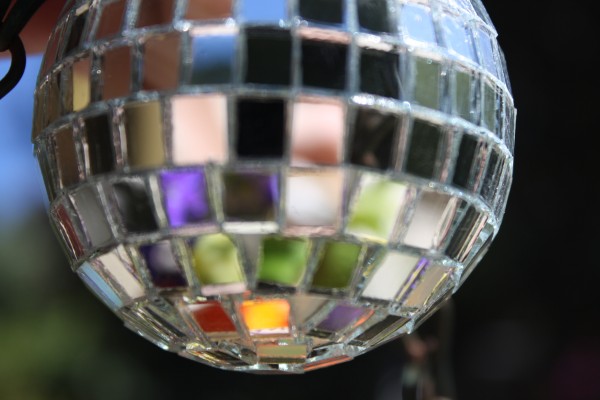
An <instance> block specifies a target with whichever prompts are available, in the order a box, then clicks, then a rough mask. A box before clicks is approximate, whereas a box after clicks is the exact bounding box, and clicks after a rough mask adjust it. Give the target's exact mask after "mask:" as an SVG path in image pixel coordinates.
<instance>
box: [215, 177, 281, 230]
mask: <svg viewBox="0 0 600 400" xmlns="http://www.w3.org/2000/svg"><path fill="white" fill-rule="evenodd" d="M224 183H225V199H224V200H225V201H224V203H225V204H224V207H225V219H226V220H227V221H274V220H275V204H276V203H277V201H278V198H279V190H278V186H277V185H278V179H277V175H276V174H271V173H255V172H228V173H226V174H225V175H224Z"/></svg>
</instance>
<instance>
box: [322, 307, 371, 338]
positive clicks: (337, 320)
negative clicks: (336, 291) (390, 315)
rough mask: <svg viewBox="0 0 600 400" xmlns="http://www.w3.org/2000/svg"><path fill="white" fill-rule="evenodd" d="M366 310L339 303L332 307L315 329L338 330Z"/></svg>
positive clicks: (356, 318)
mask: <svg viewBox="0 0 600 400" xmlns="http://www.w3.org/2000/svg"><path fill="white" fill-rule="evenodd" d="M365 312H366V310H365V309H364V308H360V307H351V306H346V305H340V306H337V307H336V308H334V309H333V310H332V311H331V312H330V313H329V315H328V316H327V318H325V319H324V320H323V321H322V322H321V323H320V324H319V325H318V326H317V329H320V330H323V331H327V332H338V331H341V330H342V329H344V328H346V327H348V326H349V325H350V324H352V323H353V322H354V321H356V320H358V319H359V318H360V317H361V316H363V315H364V314H365Z"/></svg>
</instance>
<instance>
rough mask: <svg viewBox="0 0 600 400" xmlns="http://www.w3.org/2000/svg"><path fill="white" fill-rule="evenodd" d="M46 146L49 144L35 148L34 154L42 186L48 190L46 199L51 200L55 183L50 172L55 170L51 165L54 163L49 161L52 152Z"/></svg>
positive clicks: (53, 197) (55, 187)
mask: <svg viewBox="0 0 600 400" xmlns="http://www.w3.org/2000/svg"><path fill="white" fill-rule="evenodd" d="M48 147H49V145H47V144H46V145H42V146H40V147H39V148H36V150H35V155H36V158H37V160H38V163H39V166H40V172H41V174H42V179H43V181H44V187H45V188H46V191H47V192H48V200H50V202H53V201H54V199H55V198H56V190H57V184H56V182H55V180H54V179H55V178H54V175H53V173H52V172H53V171H54V170H56V168H55V167H54V165H53V164H54V163H53V162H51V161H50V160H51V159H52V160H53V159H54V154H51V153H50V152H49V151H48Z"/></svg>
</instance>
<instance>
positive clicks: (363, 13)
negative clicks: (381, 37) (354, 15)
mask: <svg viewBox="0 0 600 400" xmlns="http://www.w3.org/2000/svg"><path fill="white" fill-rule="evenodd" d="M357 7H358V23H359V25H360V27H361V28H362V29H365V30H369V31H375V32H384V33H392V32H393V30H392V24H391V20H390V16H389V9H388V2H387V0H357Z"/></svg>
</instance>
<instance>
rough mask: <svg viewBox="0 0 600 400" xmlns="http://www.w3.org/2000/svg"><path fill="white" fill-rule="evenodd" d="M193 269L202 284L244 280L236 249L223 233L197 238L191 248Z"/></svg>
mask: <svg viewBox="0 0 600 400" xmlns="http://www.w3.org/2000/svg"><path fill="white" fill-rule="evenodd" d="M192 253H193V260H194V271H195V272H196V274H197V275H198V278H199V279H200V282H201V283H202V284H204V285H219V284H228V283H238V282H242V281H243V280H244V276H243V274H242V268H241V266H240V262H239V258H238V251H237V248H236V247H235V245H234V244H233V242H232V241H231V239H229V238H228V237H227V236H225V235H221V234H217V235H207V236H203V237H200V238H198V239H197V240H196V241H195V242H194V243H193V248H192Z"/></svg>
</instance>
